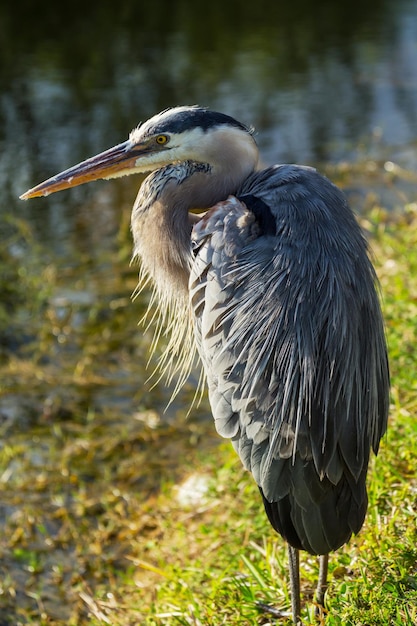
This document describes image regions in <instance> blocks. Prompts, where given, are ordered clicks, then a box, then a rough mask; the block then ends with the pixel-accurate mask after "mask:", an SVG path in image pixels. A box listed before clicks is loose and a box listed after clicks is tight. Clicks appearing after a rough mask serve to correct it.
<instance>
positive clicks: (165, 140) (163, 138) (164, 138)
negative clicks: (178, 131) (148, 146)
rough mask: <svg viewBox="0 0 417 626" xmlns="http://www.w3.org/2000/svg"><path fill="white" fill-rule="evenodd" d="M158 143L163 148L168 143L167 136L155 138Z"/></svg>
mask: <svg viewBox="0 0 417 626" xmlns="http://www.w3.org/2000/svg"><path fill="white" fill-rule="evenodd" d="M155 141H156V143H159V145H160V146H163V145H164V143H168V137H167V136H166V135H158V136H157V137H156V138H155Z"/></svg>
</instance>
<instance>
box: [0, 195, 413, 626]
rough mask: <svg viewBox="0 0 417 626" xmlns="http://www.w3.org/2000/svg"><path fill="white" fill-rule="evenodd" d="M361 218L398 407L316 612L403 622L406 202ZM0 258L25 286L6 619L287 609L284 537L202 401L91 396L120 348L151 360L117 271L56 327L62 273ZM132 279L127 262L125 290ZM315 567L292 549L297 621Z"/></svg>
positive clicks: (228, 616) (188, 616)
mask: <svg viewBox="0 0 417 626" xmlns="http://www.w3.org/2000/svg"><path fill="white" fill-rule="evenodd" d="M362 222H363V226H364V228H366V230H367V231H368V232H369V236H370V242H371V246H372V250H373V254H374V257H375V265H376V268H377V272H378V275H379V278H380V281H381V290H382V293H383V306H384V315H385V319H386V326H387V336H388V342H389V350H390V361H391V372H392V407H391V413H390V423H389V430H388V434H387V436H386V437H385V438H384V440H383V442H382V445H381V450H380V454H379V456H378V459H377V460H376V462H372V464H371V469H370V474H369V499H370V501H369V513H368V517H367V520H366V523H365V526H364V528H363V530H362V531H361V533H360V534H359V535H358V536H357V537H355V538H353V539H352V541H351V542H350V543H349V544H348V545H347V546H344V547H343V548H342V549H341V550H339V551H338V552H337V554H334V555H332V557H331V562H330V574H329V579H330V586H329V591H328V594H327V604H326V612H325V613H323V615H322V617H321V621H322V623H323V624H326V625H329V626H330V625H340V626H342V625H343V626H346V625H352V626H353V625H355V626H359V625H362V626H367V625H369V626H377V625H381V626H387V625H398V626H400V625H401V626H404V625H407V626H412V625H414V624H416V623H417V548H416V545H417V528H416V523H417V522H416V520H417V477H416V458H417V422H416V418H415V416H416V412H417V393H416V392H417V384H416V372H417V356H416V354H417V351H416V345H417V206H416V205H412V204H410V205H406V207H405V210H404V207H402V208H401V211H398V212H390V213H388V212H387V211H385V210H384V209H383V208H381V207H380V206H378V203H377V202H376V201H375V200H372V199H370V200H369V203H368V207H367V210H366V218H363V219H362ZM18 236H19V240H22V239H23V240H24V241H25V246H26V249H27V250H32V252H33V254H34V258H35V257H36V251H34V244H33V242H31V241H30V236H29V234H28V233H25V232H22V227H20V231H19V235H18ZM124 262H125V260H122V261H121V263H122V264H123V263H124ZM34 263H35V261H34ZM2 264H3V265H4V267H5V268H7V272H8V274H7V276H8V278H7V280H5V281H4V287H2V289H4V290H6V288H7V285H9V286H10V285H15V287H16V285H17V284H18V283H19V284H20V286H21V287H22V285H23V287H24V288H23V290H22V289H19V290H18V293H16V294H15V293H13V294H12V297H11V298H10V303H9V304H8V307H6V308H5V310H4V311H2V313H1V315H2V316H3V318H2V319H3V323H2V328H3V335H2V337H3V339H2V341H3V346H4V349H3V352H2V361H1V376H2V381H3V382H2V387H1V400H2V413H1V415H2V435H3V436H2V440H3V443H2V445H1V448H0V489H1V498H0V500H1V501H0V520H1V524H2V532H1V540H0V624H1V625H2V626H6V625H7V626H12V625H13V626H18V625H20V624H22V625H23V624H36V625H42V626H43V625H45V626H46V625H56V626H63V625H64V624H65V625H66V626H75V625H87V624H89V625H92V626H95V625H99V624H100V625H101V624H111V625H113V626H129V625H132V626H133V625H137V624H143V625H147V626H157V625H162V624H173V625H174V624H184V625H185V624H187V625H195V626H200V625H201V626H208V625H209V626H220V625H221V624H225V625H226V624H227V625H242V624H248V625H251V624H253V625H255V624H256V625H257V624H268V623H276V624H286V623H289V621H288V620H289V617H288V609H289V597H288V591H287V589H288V580H287V559H286V552H285V547H284V544H283V541H282V540H281V539H280V538H279V537H278V536H276V535H274V534H273V532H272V530H271V529H270V528H269V526H268V524H267V522H266V518H265V515H264V513H263V510H262V505H261V502H260V497H259V493H258V490H257V488H256V487H255V485H254V484H253V481H252V479H251V477H250V476H249V475H248V474H247V473H246V472H244V471H243V470H242V468H241V465H240V462H239V461H238V459H237V457H236V455H235V454H234V452H233V451H232V450H231V447H230V446H229V444H227V443H223V442H221V441H220V440H219V439H218V438H217V436H216V435H215V433H214V430H213V426H212V423H211V420H210V419H209V410H208V407H207V404H206V403H205V401H203V403H202V405H201V406H200V407H199V408H198V409H197V410H195V411H193V412H192V414H191V416H190V417H189V418H188V419H186V415H185V413H186V412H185V411H184V410H182V411H178V412H175V413H172V414H171V417H170V418H169V419H168V418H167V417H166V416H164V414H163V413H162V411H159V410H155V409H154V408H152V406H151V405H152V402H151V398H152V393H153V392H151V391H150V390H149V386H146V382H143V383H142V382H141V383H140V385H139V386H141V385H143V387H144V388H145V387H146V393H145V392H143V395H141V396H139V398H138V400H137V405H138V410H137V411H136V412H135V413H132V414H124V413H121V412H120V411H119V410H118V408H117V406H116V407H111V406H108V405H105V406H104V408H103V407H102V408H100V407H97V406H96V405H94V404H93V403H92V402H91V401H90V400H89V398H90V393H91V390H92V389H93V388H94V389H96V388H97V387H103V388H107V386H109V385H110V386H111V385H112V382H111V378H112V373H114V376H115V377H116V378H117V377H118V372H120V369H121V368H122V369H123V368H124V371H126V372H130V370H129V367H130V363H131V361H132V362H137V361H138V360H140V359H142V362H143V361H144V360H145V357H144V351H145V350H146V348H147V345H148V343H149V340H148V339H147V338H146V336H145V337H141V338H140V340H139V339H138V338H137V337H136V336H135V330H136V328H135V326H134V324H133V318H132V325H131V326H130V329H128V330H127V329H126V327H128V328H129V325H130V321H129V322H126V321H123V320H125V316H126V315H127V311H128V309H129V308H130V307H131V306H132V305H129V303H128V302H125V301H124V300H123V299H122V300H120V293H119V291H120V289H121V287H120V286H119V287H118V288H117V289H116V292H117V293H116V295H114V296H109V299H108V300H105V301H104V302H100V303H99V304H97V303H96V304H93V305H91V304H89V306H88V313H86V312H85V311H84V310H81V309H82V305H81V304H78V305H73V306H72V309H71V316H72V317H71V319H73V317H74V319H75V318H76V319H79V316H80V315H81V314H83V315H84V317H85V319H84V322H83V325H82V326H81V329H80V326H77V325H76V324H75V322H74V323H73V324H72V323H71V324H70V323H69V322H68V318H66V320H67V322H66V323H67V326H68V328H69V330H68V328H65V324H64V323H63V321H62V315H61V317H60V316H59V315H58V316H57V313H56V311H57V309H56V305H55V307H52V305H51V304H50V302H51V294H52V293H53V292H54V289H55V287H56V283H57V280H58V279H57V276H56V274H55V273H54V271H53V265H51V266H49V267H47V268H43V267H40V266H39V267H35V266H34V265H32V266H31V267H34V271H33V272H32V273H31V272H30V271H29V270H27V271H25V270H22V267H23V268H24V267H25V266H26V267H27V265H26V264H24V263H22V260H21V259H20V260H19V259H18V260H17V261H16V257H15V256H13V255H12V256H11V257H7V256H5V258H4V259H2ZM3 275H4V276H5V274H4V273H3ZM133 280H134V279H133V276H130V275H128V276H126V275H125V276H124V277H123V281H124V286H123V289H125V292H126V293H128V292H129V288H130V287H129V285H130V281H132V282H133ZM16 289H17V287H16ZM34 294H36V297H35V295H34ZM3 301H5V300H3ZM29 302H30V303H31V306H30V307H29V306H28V303H29ZM10 307H11V308H10ZM77 307H78V309H77ZM75 309H76V310H75ZM108 310H111V311H112V314H111V316H110V317H109V316H108V314H106V313H105V311H108ZM83 311H84V312H83ZM134 315H135V316H136V318H137V317H138V315H137V311H136V312H135V313H134ZM77 316H78V317H77ZM103 316H104V318H103ZM10 319H13V320H14V321H13V324H14V327H13V328H11V327H10V323H9V320H10ZM103 320H104V321H103ZM51 328H55V331H54V332H55V334H54V332H52V331H51ZM109 328H110V331H111V332H109ZM124 332H126V335H124V334H123V333H124ZM22 333H23V335H24V334H25V333H26V335H29V338H26V339H25V340H23V339H22V342H21V345H18V346H15V345H14V343H13V341H14V340H13V337H17V336H19V337H21V336H22ZM65 333H67V335H68V333H70V334H73V335H74V334H75V335H76V341H75V344H74V345H73V344H71V345H69V346H68V349H67V350H66V351H65V352H64V354H62V353H60V352H59V351H58V350H57V348H56V345H57V342H58V343H59V342H61V345H62V344H65V341H67V339H65ZM138 334H139V331H138ZM68 341H69V340H68ZM121 346H123V348H121ZM76 348H77V349H78V350H79V351H78V352H77V349H76ZM45 353H47V354H48V355H49V359H46V360H45ZM109 354H110V355H111V358H110V360H109V361H108V362H107V361H106V364H105V365H104V364H103V361H102V360H101V359H102V358H104V355H106V358H107V357H108V356H109ZM99 363H101V366H100V367H99V365H98V364H99ZM106 371H107V374H106ZM138 375H139V374H138V372H137V370H135V371H134V376H138ZM140 375H141V374H140ZM126 376H127V374H126ZM144 380H145V379H144ZM117 381H118V384H120V379H119V378H117ZM113 384H114V383H113ZM80 389H82V393H81V392H80ZM51 390H53V391H54V393H52V392H51ZM112 390H113V391H114V393H120V391H117V390H114V389H113V388H110V393H111V392H112ZM155 393H156V392H155ZM188 396H189V394H187V393H185V395H184V396H182V397H181V398H180V401H179V404H180V403H183V404H186V403H188V402H189V397H188ZM31 398H34V400H33V402H32V401H31ZM317 569H318V563H317V560H316V559H314V558H312V557H309V556H307V555H303V558H302V581H303V583H302V584H303V586H302V593H303V603H304V606H305V609H304V613H303V618H304V622H305V623H306V624H308V623H310V622H311V623H313V615H314V605H313V603H312V598H313V591H314V584H315V580H316V578H317ZM260 603H261V604H264V605H268V606H271V607H273V609H274V610H273V611H270V612H267V611H265V610H262V607H261V604H260Z"/></svg>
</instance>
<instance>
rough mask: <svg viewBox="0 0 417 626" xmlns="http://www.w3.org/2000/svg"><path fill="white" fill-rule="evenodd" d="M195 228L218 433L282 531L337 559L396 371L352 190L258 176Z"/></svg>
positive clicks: (358, 522)
mask: <svg viewBox="0 0 417 626" xmlns="http://www.w3.org/2000/svg"><path fill="white" fill-rule="evenodd" d="M241 194H242V195H243V194H250V195H252V196H256V197H257V198H260V199H261V200H262V201H263V202H264V203H265V204H266V205H267V206H268V207H270V210H271V212H272V214H273V216H274V218H275V221H276V234H266V235H264V234H263V233H262V230H261V229H260V228H259V226H258V222H257V220H256V218H255V216H254V214H253V213H251V210H250V206H248V207H247V208H245V206H243V205H242V204H241V203H240V202H238V201H236V200H234V199H232V198H231V199H230V200H229V201H226V202H224V203H223V204H221V205H220V206H219V207H216V208H215V209H212V210H211V211H210V212H209V215H208V216H206V217H205V218H204V219H203V220H201V221H200V222H199V223H198V224H197V225H196V226H195V227H194V230H193V235H192V238H193V243H194V246H195V254H196V257H195V262H194V264H193V267H192V270H191V282H190V288H191V298H192V299H191V302H192V308H193V311H194V314H195V320H196V336H197V341H198V348H199V353H200V355H201V358H202V360H203V363H204V367H205V371H206V375H207V380H208V387H209V396H210V403H211V407H212V410H213V415H214V419H215V424H216V428H217V430H218V432H219V433H220V434H221V435H222V436H224V437H229V438H230V439H231V440H232V443H233V445H234V447H235V449H236V451H237V452H238V454H239V456H240V458H241V460H242V462H243V464H244V466H245V467H246V468H247V469H248V470H250V471H251V472H252V474H253V476H254V478H255V480H256V482H257V484H258V485H259V487H260V488H261V491H262V494H263V495H264V497H265V500H266V502H265V505H266V510H267V513H268V516H269V518H270V521H271V523H272V525H273V526H274V528H276V530H278V531H279V532H280V533H281V534H282V535H283V536H284V537H285V539H286V540H287V541H288V542H289V543H291V545H293V546H294V547H296V548H303V549H304V550H307V551H308V552H311V553H313V554H326V553H327V552H329V551H331V550H335V549H336V548H338V547H340V546H341V545H342V544H343V543H345V542H346V541H347V540H348V539H349V537H350V535H351V533H352V532H355V533H357V532H358V531H359V529H360V528H361V526H362V523H363V520H364V517H365V512H366V506H367V496H366V486H365V479H366V469H367V465H368V459H369V452H370V448H371V447H372V448H373V450H374V452H375V453H376V452H377V451H378V445H379V440H380V438H381V436H382V434H383V432H384V431H385V428H386V419H387V411H388V395H387V390H388V370H387V357H386V349H385V341H384V331H383V324H382V318H381V313H380V307H379V302H378V297H377V293H376V290H375V286H374V284H375V274H374V271H373V268H372V265H371V264H370V262H369V260H368V256H367V252H366V248H367V247H366V242H365V239H364V237H363V235H362V233H361V231H360V229H359V226H358V225H357V223H356V221H355V219H354V217H353V214H352V212H351V211H350V209H349V207H348V205H347V203H346V200H345V198H344V196H343V194H342V193H341V192H340V191H339V190H338V189H337V188H336V187H335V186H334V185H332V184H331V183H330V182H329V181H328V180H327V179H325V178H323V177H322V176H320V175H319V174H318V173H317V172H315V171H314V170H312V169H310V168H303V167H296V166H278V167H273V168H269V169H267V170H265V171H263V172H261V173H256V174H254V175H252V176H251V177H250V178H249V179H248V180H247V181H246V182H245V184H244V185H243V186H242V188H241V189H239V190H237V195H238V196H239V195H241Z"/></svg>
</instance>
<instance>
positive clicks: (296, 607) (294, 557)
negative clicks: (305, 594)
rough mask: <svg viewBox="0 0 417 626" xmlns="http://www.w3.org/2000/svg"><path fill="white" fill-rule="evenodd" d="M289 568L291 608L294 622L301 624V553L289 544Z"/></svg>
mask: <svg viewBox="0 0 417 626" xmlns="http://www.w3.org/2000/svg"><path fill="white" fill-rule="evenodd" d="M288 569H289V572H290V588H291V609H292V619H293V622H294V624H296V625H297V624H301V617H300V613H301V600H300V553H299V550H297V548H293V547H292V546H290V544H288Z"/></svg>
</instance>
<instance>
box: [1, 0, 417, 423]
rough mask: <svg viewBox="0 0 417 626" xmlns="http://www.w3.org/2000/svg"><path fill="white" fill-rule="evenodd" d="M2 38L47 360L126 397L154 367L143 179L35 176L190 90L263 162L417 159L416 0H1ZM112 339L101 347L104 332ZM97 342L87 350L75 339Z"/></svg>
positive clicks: (6, 113)
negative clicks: (145, 293)
mask: <svg viewBox="0 0 417 626" xmlns="http://www.w3.org/2000/svg"><path fill="white" fill-rule="evenodd" d="M0 52H1V57H0V59H1V60H0V85H1V91H0V219H1V220H2V224H4V233H5V234H6V235H8V230H9V228H8V227H6V222H5V221H4V220H5V219H6V218H8V216H10V215H12V216H15V217H16V216H18V217H19V218H22V219H24V220H27V221H28V222H29V224H30V225H31V228H32V229H33V233H34V237H35V240H36V241H37V242H38V243H39V244H40V248H39V250H38V257H37V260H36V262H38V263H39V264H40V267H41V268H42V267H43V268H48V267H51V268H54V270H53V271H54V272H55V274H54V281H53V294H52V296H51V298H50V301H49V306H50V307H51V311H50V312H49V322H50V323H51V321H50V320H51V319H52V321H53V322H54V324H55V327H54V328H55V335H54V337H55V341H56V345H55V346H54V347H53V349H52V348H51V347H49V348H48V350H49V353H48V359H49V361H48V362H49V363H50V362H53V363H55V364H57V363H61V361H62V362H63V363H68V361H69V362H70V363H72V367H73V369H74V370H75V369H76V370H77V372H78V373H80V372H84V371H86V370H85V368H87V370H88V371H89V372H90V373H91V371H93V372H95V373H96V374H97V375H100V376H104V377H106V376H107V377H108V378H109V379H111V380H112V381H113V382H112V384H113V387H112V388H111V390H110V392H109V394H108V397H107V396H106V395H105V392H104V391H103V389H104V388H105V384H104V383H103V385H102V386H101V387H100V389H101V392H100V393H101V394H102V395H101V396H100V397H101V398H102V403H104V404H106V403H110V405H111V403H112V402H114V401H115V400H114V398H115V397H116V398H117V397H119V396H120V398H125V400H123V401H122V400H121V399H120V402H121V403H122V404H123V402H125V403H126V398H132V397H133V395H134V393H133V390H134V389H135V387H137V388H139V389H140V388H141V386H142V385H145V382H144V381H145V380H146V375H145V373H144V364H145V362H146V357H145V354H146V349H147V346H148V344H149V339H148V338H143V337H144V336H143V334H142V331H139V330H137V329H136V321H137V320H138V319H139V317H140V313H141V312H142V309H143V305H142V304H141V302H138V301H137V302H136V303H135V304H134V305H131V304H129V296H130V293H131V291H132V289H133V288H134V274H135V272H134V271H133V270H132V271H129V268H128V258H129V253H128V249H129V246H130V243H129V236H128V219H129V211H130V206H131V205H132V203H133V200H134V197H135V194H136V190H137V187H138V185H139V182H140V179H139V178H137V179H136V178H134V177H133V178H130V179H124V180H120V181H112V182H97V183H95V184H91V185H87V186H83V187H81V188H77V189H75V190H72V191H66V192H62V193H60V194H56V195H53V196H51V197H48V198H43V199H39V200H32V201H30V202H27V203H23V202H21V201H19V200H18V199H17V198H18V196H19V195H20V194H21V193H22V192H23V191H25V190H26V189H27V188H29V187H31V186H33V185H34V184H36V183H38V182H40V181H41V180H43V179H45V178H47V177H49V176H51V175H52V174H55V173H57V172H58V171H60V170H62V169H64V168H67V167H68V166H70V165H72V164H74V163H76V162H78V161H80V160H82V159H84V158H86V157H88V156H91V155H93V154H95V153H97V152H99V151H101V150H103V149H105V148H107V147H110V146H111V145H113V144H116V143H119V142H120V141H122V140H124V139H125V138H126V137H127V135H128V133H129V131H130V130H131V129H132V127H134V126H135V125H136V124H137V123H138V122H139V121H141V120H144V119H146V118H148V117H149V116H151V115H153V114H154V113H156V112H158V111H159V110H161V109H164V108H166V107H168V106H172V105H176V104H193V103H199V104H202V105H207V106H209V107H212V108H214V109H218V110H221V111H224V112H226V113H228V114H230V115H233V116H235V117H237V118H238V119H240V120H241V121H243V122H245V123H247V124H250V125H254V126H255V128H256V130H257V139H258V142H259V145H260V149H261V153H262V156H263V160H264V161H265V163H272V162H298V163H308V164H313V165H317V166H322V165H329V164H339V163H340V162H347V163H348V164H352V166H354V165H355V164H358V163H361V162H364V163H368V164H369V163H373V164H374V171H377V172H378V171H379V170H380V171H381V172H383V171H384V167H385V170H386V163H387V162H388V163H391V162H394V163H395V164H398V165H399V166H401V167H402V168H405V169H406V170H408V171H415V169H416V165H417V162H416V161H417V159H416V146H417V0H399V1H395V2H394V1H393V0H391V1H388V0H385V1H384V0H369V1H367V2H364V1H363V0H361V1H355V0H349V1H341V2H334V1H333V0H325V1H322V2H320V1H317V0H314V1H311V0H304V1H303V2H298V3H288V2H286V3H284V2H266V1H265V0H258V1H257V2H254V3H247V2H236V1H233V2H224V0H222V1H221V2H219V1H217V0H214V1H211V2H209V3H205V4H204V9H203V11H202V10H201V7H200V5H199V4H198V3H195V4H194V5H193V4H192V3H189V2H186V1H172V0H171V1H169V2H168V1H166V0H154V1H153V2H148V3H145V2H134V1H132V0H131V1H126V0H122V1H119V2H117V3H110V4H109V3H104V2H94V1H93V2H89V3H85V2H84V3H81V2H77V0H75V1H73V2H72V3H71V4H70V5H69V7H68V8H64V7H63V5H62V6H60V7H58V6H57V5H55V4H52V3H49V4H47V3H44V4H41V5H40V6H39V4H38V3H32V2H28V1H26V2H24V1H23V2H20V3H19V4H17V3H16V4H15V5H14V6H13V4H12V3H2V5H1V7H0ZM366 186H367V179H366V176H365V177H363V176H361V177H360V178H359V179H358V181H357V182H356V187H357V188H359V192H362V191H363V193H364V194H365V193H366V188H367V187H366ZM392 203H393V204H394V200H392ZM388 204H389V202H388ZM388 208H392V207H390V206H388ZM2 234H3V227H2ZM120 248H122V254H121V256H120V253H119V250H120ZM16 254H17V256H19V252H17V253H16ZM19 262H20V263H21V264H22V265H23V266H24V265H25V263H28V262H29V261H28V259H27V258H25V256H24V255H23V254H21V259H20V261H19ZM51 271H52V270H51ZM106 316H107V318H106ZM118 316H120V317H118ZM62 320H67V323H66V325H65V324H64V322H63V321H62ZM113 323H116V324H117V332H116V330H115V329H114V327H113V326H112V325H111V324H113ZM77 333H78V334H77ZM109 335H110V337H109ZM135 335H136V336H137V339H135V340H133V339H132V336H135ZM74 337H75V339H74ZM106 338H107V339H106ZM110 339H111V341H112V342H113V343H112V345H113V346H116V348H115V349H116V350H118V351H119V352H118V356H117V359H116V361H117V365H115V366H114V367H113V369H112V368H109V361H108V354H109V352H111V350H110V347H109V345H110V343H106V341H107V342H110ZM132 341H133V343H132ZM100 342H101V345H102V346H103V349H102V351H101V353H100V351H99V350H98V349H97V350H96V351H94V350H93V348H92V345H93V344H94V343H95V344H100ZM135 342H136V343H135ZM86 343H87V344H88V345H87V347H89V349H90V351H91V354H90V357H89V360H88V359H87V361H88V362H87V361H86V362H82V363H81V365H80V362H81V360H82V359H81V357H80V356H79V355H78V356H77V357H74V352H77V351H79V353H82V352H84V353H85V351H86ZM123 350H124V352H123ZM129 350H130V353H129ZM120 351H122V353H121V352H120ZM88 354H89V353H88ZM129 354H130V356H131V357H132V354H133V357H132V358H131V362H133V363H136V364H137V365H136V367H137V370H135V371H134V373H133V374H132V371H131V365H130V364H129V365H127V363H128V362H129V363H130V361H129V358H130V357H129ZM97 355H98V356H97ZM71 359H73V360H72V361H71ZM77 368H78V369H77ZM124 368H125V369H124ZM106 372H107V374H106ZM115 380H116V383H115V382H114V381H115ZM115 385H116V386H117V385H118V386H117V391H115ZM103 394H104V396H103ZM160 394H162V396H164V392H163V391H161V392H160ZM103 397H104V399H103ZM136 401H137V400H136ZM131 402H134V400H131ZM158 402H159V403H160V405H161V406H162V405H163V404H164V403H165V402H166V398H165V397H163V398H160V399H159V401H158ZM123 407H124V410H126V411H127V412H129V411H131V410H132V405H131V404H130V403H129V402H128V403H127V405H126V406H125V405H124V404H123Z"/></svg>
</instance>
